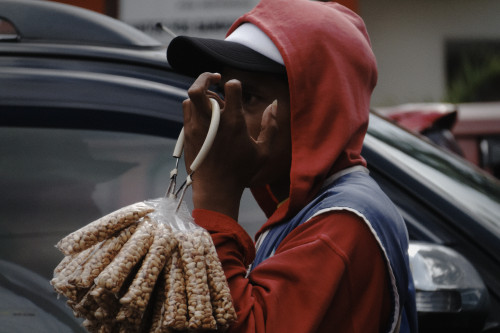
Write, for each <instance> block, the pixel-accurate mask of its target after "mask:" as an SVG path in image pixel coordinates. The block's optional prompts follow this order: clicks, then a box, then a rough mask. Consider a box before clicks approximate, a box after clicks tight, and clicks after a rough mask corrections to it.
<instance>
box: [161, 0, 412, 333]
mask: <svg viewBox="0 0 500 333" xmlns="http://www.w3.org/2000/svg"><path fill="white" fill-rule="evenodd" d="M168 60H169V63H170V64H171V65H172V67H173V68H174V69H175V70H178V71H180V72H183V73H186V74H189V75H192V76H194V77H198V78H197V79H196V81H195V83H194V84H193V85H192V87H191V88H190V89H189V91H188V95H189V99H188V100H186V101H185V102H184V104H183V111H184V126H185V159H186V165H189V164H190V162H191V161H192V159H193V156H195V154H196V152H197V151H198V149H199V147H200V146H201V144H202V142H203V140H204V137H205V134H206V130H207V127H208V123H209V119H210V103H209V99H208V98H210V97H212V98H215V99H217V100H218V101H219V104H220V105H221V122H220V126H219V130H218V133H217V137H216V139H215V142H214V145H213V147H212V149H211V151H210V153H209V154H208V156H207V159H206V160H205V161H204V162H203V164H202V166H201V167H200V168H199V169H198V170H197V171H196V174H195V175H194V178H193V202H194V207H195V209H194V211H193V217H194V218H195V221H196V223H198V224H199V225H201V226H202V227H204V228H205V229H207V230H208V231H209V232H210V233H211V235H212V238H213V241H214V244H215V246H216V248H217V252H218V254H219V258H220V260H221V262H222V265H223V267H224V271H225V274H226V277H227V279H228V283H229V287H230V289H231V295H232V297H233V301H234V304H235V307H236V310H237V314H238V321H237V323H235V324H234V325H233V327H232V328H231V331H234V332H394V331H398V330H401V331H402V332H403V331H404V332H415V331H416V313H415V303H414V291H413V281H412V277H411V274H410V270H409V266H408V258H407V247H408V240H407V233H406V229H405V226H404V223H403V220H402V218H401V216H400V215H399V214H398V212H397V211H396V209H395V207H394V205H393V204H392V203H391V202H390V200H389V199H388V198H387V197H386V196H385V195H384V194H383V192H382V191H381V190H380V188H379V187H378V186H377V185H376V184H375V182H374V181H373V180H372V179H371V178H370V176H369V175H368V171H367V169H366V168H365V166H366V162H365V160H364V159H363V158H362V157H361V155H360V154H361V148H362V143H363V139H364V135H365V133H366V129H367V125H368V117H369V101H370V96H371V92H372V90H373V88H374V86H375V83H376V77H377V71H376V62H375V57H374V55H373V53H372V50H371V46H370V42H369V38H368V35H367V33H366V30H365V27H364V24H363V22H362V20H361V19H360V18H359V17H358V16H357V15H356V14H354V13H352V12H351V11H349V10H348V9H346V8H345V7H343V6H341V5H338V4H335V3H322V2H309V1H305V0H264V1H262V2H261V3H260V4H259V5H258V6H257V7H256V8H254V9H253V10H252V11H251V12H249V13H247V14H245V15H243V16H242V17H241V18H239V19H238V20H237V21H236V22H235V23H234V24H233V26H232V27H231V28H230V30H229V32H228V37H227V38H226V40H224V41H219V40H210V39H200V38H190V37H177V38H176V39H174V40H173V41H172V43H171V44H170V46H169V49H168ZM217 90H219V92H220V93H222V94H223V99H222V98H220V97H219V96H218V95H217V94H216V93H215V92H214V91H217ZM245 187H250V188H251V189H252V193H253V194H254V196H255V198H256V200H257V201H258V203H259V204H260V206H261V207H262V209H263V210H264V212H265V213H266V214H267V216H268V218H269V219H268V221H267V222H266V223H265V224H264V225H263V226H262V228H261V229H260V231H259V232H258V233H257V235H256V237H257V243H256V245H254V243H253V241H252V240H251V238H250V237H249V236H248V234H247V233H246V232H245V231H244V230H243V229H242V228H241V226H239V225H238V223H237V221H238V209H239V202H240V199H241V195H242V193H243V190H244V188H245ZM249 266H250V268H248V267H249Z"/></svg>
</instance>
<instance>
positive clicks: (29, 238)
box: [0, 0, 500, 332]
mask: <svg viewBox="0 0 500 333" xmlns="http://www.w3.org/2000/svg"><path fill="white" fill-rule="evenodd" d="M33 17H37V18H39V17H40V18H41V19H40V20H39V21H38V22H33V21H34V20H31V19H29V18H33ZM0 19H3V22H4V24H11V26H12V27H13V28H15V33H9V34H4V35H3V36H2V39H1V41H0V87H1V89H0V152H1V156H2V159H1V162H0V185H1V188H2V197H1V200H0V240H1V242H0V253H1V257H0V259H1V260H2V270H1V271H0V286H1V288H2V289H0V292H2V293H3V295H6V296H5V297H1V298H0V308H1V309H3V311H4V312H2V313H6V314H7V315H5V316H4V318H2V317H0V322H7V321H9V320H11V321H9V322H13V323H15V324H16V325H20V323H22V324H23V325H26V327H25V329H24V330H22V329H21V330H20V331H28V330H29V327H32V325H31V324H33V322H30V320H31V321H34V320H35V319H36V320H38V319H40V320H41V321H42V322H46V323H49V324H50V323H52V324H53V321H54V322H58V323H60V325H62V326H61V327H65V328H67V330H68V331H74V330H76V329H81V327H80V326H79V324H78V323H79V322H78V319H75V318H73V317H72V314H71V312H70V311H69V308H67V307H65V306H61V304H62V305H64V304H63V303H64V300H62V299H60V300H58V299H57V297H56V295H55V293H54V292H53V291H52V290H51V288H50V286H49V285H48V280H49V279H50V277H51V275H52V270H53V269H54V267H55V266H56V265H57V263H58V262H59V261H60V260H61V259H62V255H61V254H60V253H59V252H58V251H57V250H56V249H55V248H54V244H55V243H56V242H57V241H58V240H59V239H60V238H62V237H63V236H65V235H66V234H68V233H69V232H71V231H74V230H75V229H76V228H79V227H81V226H83V225H84V224H86V223H88V222H91V221H92V220H94V219H96V218H98V217H100V216H102V215H104V214H105V213H108V212H110V211H112V210H115V209H118V208H120V207H122V206H124V205H126V204H130V203H133V202H137V201H142V200H145V199H150V198H155V197H159V196H162V195H163V194H164V191H165V190H166V187H167V185H168V173H169V172H170V170H171V168H172V166H173V164H174V162H175V161H174V159H172V158H171V156H170V155H171V153H172V151H173V146H174V144H175V139H176V138H177V135H178V134H179V131H180V129H181V128H182V111H181V102H182V100H184V99H185V98H186V97H187V94H186V90H187V88H188V87H189V85H190V83H191V82H192V78H188V77H185V76H182V75H179V74H177V73H174V72H173V71H172V69H171V68H170V66H169V65H168V63H167V61H166V58H165V51H166V45H162V44H161V43H159V42H157V41H155V40H154V39H152V38H150V37H148V36H146V35H143V34H142V33H140V32H139V31H137V30H135V29H133V28H132V27H130V26H128V25H125V24H124V23H122V22H119V21H116V20H113V19H111V18H108V17H105V16H102V15H99V14H96V13H92V12H89V11H85V10H82V9H78V8H75V7H71V6H65V5H61V4H55V3H48V2H44V1H34V2H31V1H24V0H23V1H0ZM370 121H371V123H370V128H369V131H368V135H367V138H366V141H365V145H364V151H363V155H364V156H365V158H366V159H367V161H368V166H369V169H370V172H371V174H372V176H373V177H374V178H375V179H376V180H377V181H378V182H379V184H380V185H381V186H382V188H383V189H384V191H385V192H386V193H387V194H388V195H389V196H390V197H391V199H392V200H393V201H394V202H395V203H396V205H397V206H398V208H399V209H400V211H401V213H402V215H403V217H404V218H405V221H406V224H407V227H408V231H409V237H410V240H411V241H412V242H424V243H426V244H431V245H438V246H445V247H446V248H448V249H453V250H455V251H456V252H457V253H459V254H460V255H461V256H463V257H464V258H465V260H466V261H467V262H468V263H470V264H471V266H473V267H474V268H475V270H477V272H478V274H479V279H480V280H482V281H483V282H484V285H485V286H486V288H487V291H485V292H484V295H483V294H481V297H479V296H478V297H476V303H474V304H475V305H474V306H471V308H467V306H468V305H467V304H472V303H473V302H469V303H467V299H466V298H467V297H472V296H470V295H471V293H469V294H468V293H467V292H464V291H463V290H462V291H459V292H457V290H458V287H456V288H454V289H453V287H450V288H451V289H446V290H444V291H443V290H441V289H439V290H437V289H436V290H420V291H418V290H417V292H419V293H417V300H418V299H419V297H420V300H421V301H422V303H421V306H420V308H419V318H420V322H421V331H423V332H431V331H443V330H449V329H453V330H454V331H460V330H462V331H473V330H476V331H483V332H498V330H499V323H500V278H499V276H500V275H499V273H500V258H499V256H498V253H500V221H499V216H500V185H499V184H498V182H497V181H496V180H495V179H493V178H492V177H490V176H488V175H487V174H485V173H483V172H482V171H480V170H478V169H477V168H475V167H474V166H472V165H470V164H469V163H467V162H466V161H464V160H462V159H460V158H458V157H456V156H453V155H452V154H448V153H446V152H444V151H442V150H440V149H439V148H437V147H435V146H433V145H432V144H430V143H429V142H426V141H425V140H423V139H422V138H419V137H417V136H415V135H413V134H411V133H409V132H407V131H405V130H403V129H401V128H399V127H397V126H395V125H394V124H392V123H390V122H388V121H386V120H385V119H383V117H380V116H378V115H377V114H375V113H373V114H372V115H371V120H370ZM181 177H182V176H181ZM241 216H242V220H241V221H240V223H242V224H243V225H244V227H245V228H246V229H247V230H248V231H249V232H250V233H253V232H255V231H256V230H257V229H258V227H259V223H262V222H263V221H264V216H263V215H262V213H261V212H260V210H259V209H258V207H257V206H256V204H255V202H253V201H252V199H251V197H250V196H249V195H248V193H246V194H245V198H244V205H243V207H242V212H241ZM424 261H425V260H424ZM425 262H427V263H429V262H431V261H429V260H427V261H425ZM437 262H438V261H436V260H434V261H432V262H431V264H430V267H431V268H432V269H433V270H434V273H435V272H437V271H438V270H439V269H441V270H440V271H439V273H440V274H441V276H447V277H449V276H453V274H454V272H453V271H451V272H450V267H451V268H453V267H452V266H446V265H445V264H443V266H441V267H437V266H436V263H437ZM455 273H456V274H460V271H459V270H458V271H457V272H455ZM447 274H448V275H447ZM456 274H455V275H456ZM438 278H439V276H438ZM26 279H28V280H29V281H31V282H29V283H25V282H23V281H26ZM34 285H39V286H40V287H39V288H33V287H32V286H34ZM479 289H480V288H479ZM479 289H474V288H472V289H471V290H472V291H473V292H472V294H474V293H476V295H477V294H478V293H481V292H479V291H478V290H479ZM7 295H8V296H9V297H7ZM419 295H420V296H419ZM483 296H484V297H483ZM440 297H441V298H440ZM23 298H24V299H25V300H26V302H24V303H23V302H21V301H19V302H18V301H15V302H14V301H6V300H11V299H12V300H14V299H16V300H20V299H23ZM472 298H473V297H472ZM433 300H436V301H435V302H440V301H443V300H447V302H450V303H449V304H453V306H452V307H450V308H449V309H448V310H446V309H441V308H437V307H436V306H435V305H436V303H434V304H433V303H432V302H433ZM13 302H14V303H13ZM425 302H430V303H425ZM33 304H34V305H33ZM426 304H427V305H429V304H430V305H429V306H428V307H426V308H424V307H423V306H424V305H426ZM447 304H448V303H447ZM16 309H18V310H19V311H17V310H16ZM436 309H438V310H436ZM16 311H17V312H16ZM19 318H23V319H26V320H13V321H12V319H19ZM42 319H43V320H42ZM36 322H37V323H38V321H36ZM30 323H31V324H30ZM75 323H76V324H75ZM28 324H30V325H28ZM39 325H41V324H39ZM40 327H42V326H40ZM47 327H49V328H48V331H50V330H51V329H52V330H54V329H55V328H54V326H50V325H49V326H47ZM75 327H76V328H75ZM58 331H63V330H59V329H58Z"/></svg>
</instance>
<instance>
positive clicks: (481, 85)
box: [58, 0, 500, 177]
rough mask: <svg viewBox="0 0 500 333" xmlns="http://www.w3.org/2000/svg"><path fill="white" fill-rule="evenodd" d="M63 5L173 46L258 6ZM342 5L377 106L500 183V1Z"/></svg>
mask: <svg viewBox="0 0 500 333" xmlns="http://www.w3.org/2000/svg"><path fill="white" fill-rule="evenodd" d="M58 2H63V3H67V4H72V5H76V6H80V7H84V8H87V9H90V10H94V11H97V12H100V13H104V14H106V15H108V16H111V17H114V18H118V19H120V20H122V21H124V22H126V23H128V24H131V25H133V26H134V27H136V28H138V29H139V30H141V31H143V32H145V33H147V34H148V35H151V36H152V37H154V38H156V39H158V40H160V41H164V42H165V43H167V42H168V41H170V40H171V39H172V33H173V34H175V35H190V36H199V37H209V38H224V36H225V33H226V31H227V29H228V28H229V27H230V25H231V23H232V22H233V21H234V20H235V19H236V18H238V17H239V16H240V15H241V14H243V13H245V12H247V11H248V10H250V9H251V8H253V7H254V6H255V5H256V4H257V3H258V0H168V1H167V0H143V1H134V0H60V1H58ZM338 2H339V3H341V4H343V5H345V6H347V7H349V8H351V9H352V10H354V11H355V12H357V13H358V14H359V15H360V16H361V17H362V18H363V19H364V21H365V23H366V25H367V28H368V32H369V34H370V36H371V40H372V45H373V50H374V52H375V55H376V57H377V62H378V68H379V80H378V84H377V87H376V88H375V91H374V94H373V97H372V108H373V109H375V110H376V111H379V112H380V113H382V114H384V115H385V116H389V117H390V118H392V119H393V120H394V121H395V122H398V123H399V124H400V125H402V126H404V127H406V128H407V129H409V130H411V131H414V132H419V133H420V134H423V135H424V136H426V137H427V138H429V139H430V140H431V141H433V142H434V143H437V144H438V145H440V146H443V147H445V148H448V149H450V150H452V151H453V152H456V153H458V154H460V155H462V156H464V157H465V158H466V159H467V160H469V161H471V162H472V163H474V164H476V165H478V166H480V167H482V168H483V169H486V170H487V171H489V172H490V173H492V174H493V175H495V176H497V177H498V176H500V20H498V14H500V1H498V0H476V1H470V0H453V1H452V0H440V1H434V0H421V1H395V0H376V1H375V0H340V1H338ZM158 23H161V25H163V26H164V27H165V28H167V29H161V28H159V27H158ZM167 30H169V31H170V32H172V33H169V32H168V31H167Z"/></svg>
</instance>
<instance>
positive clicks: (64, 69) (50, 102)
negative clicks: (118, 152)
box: [0, 0, 192, 136]
mask: <svg viewBox="0 0 500 333" xmlns="http://www.w3.org/2000/svg"><path fill="white" fill-rule="evenodd" d="M0 13H1V14H0V19H3V21H4V22H7V23H8V24H10V25H11V26H12V27H13V28H14V29H15V32H14V34H12V33H9V34H8V36H7V38H5V39H2V40H1V41H0V85H1V86H2V89H0V106H1V107H2V109H3V111H4V115H3V120H2V123H3V124H5V125H9V126H16V124H24V125H26V120H27V119H29V120H30V122H31V124H30V125H32V126H41V127H43V126H49V125H50V124H49V123H48V121H47V119H48V118H49V117H52V118H53V116H56V117H57V119H59V122H60V123H59V125H60V126H62V127H68V128H71V127H78V128H102V129H113V130H124V131H134V132H146V129H145V127H147V128H148V129H147V132H149V133H150V132H151V129H155V128H157V133H156V134H158V135H164V136H170V135H171V134H170V133H172V132H173V131H169V130H167V129H168V127H169V126H174V129H175V131H177V130H178V129H179V128H180V127H181V124H182V111H181V110H180V107H179V105H180V102H181V101H182V100H184V99H185V98H186V97H187V94H186V89H187V87H188V86H189V85H190V83H191V81H192V79H190V78H187V77H185V76H182V75H180V74H176V73H174V72H173V71H172V69H171V67H170V66H169V64H168V62H167V59H166V56H165V52H166V45H163V44H161V43H160V42H158V41H156V40H154V39H153V38H151V37H149V36H147V35H145V34H144V33H142V32H141V31H138V30H137V29H135V28H133V27H131V26H129V25H127V24H125V23H123V22H120V21H118V20H115V19H113V18H110V17H107V16H105V15H102V14H99V13H95V12H91V11H89V10H85V9H81V8H77V7H74V6H69V5H64V4H60V3H53V2H49V1H26V0H14V1H12V0H5V1H0ZM34 17H36V19H33V18H34ZM41 105H43V107H40V106H41ZM109 112H114V113H115V114H117V115H119V118H120V119H121V121H120V125H119V126H116V124H115V123H110V124H106V121H105V119H106V117H105V114H106V113H109ZM158 120H160V121H158ZM162 121H164V123H163V124H161V123H162ZM96 123H97V124H98V125H97V126H96ZM175 131H174V132H175ZM153 132H155V131H154V130H153Z"/></svg>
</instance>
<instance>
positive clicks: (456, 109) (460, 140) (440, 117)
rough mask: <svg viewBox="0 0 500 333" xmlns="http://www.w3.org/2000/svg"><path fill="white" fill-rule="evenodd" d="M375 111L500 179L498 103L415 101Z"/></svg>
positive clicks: (499, 105) (499, 119)
mask: <svg viewBox="0 0 500 333" xmlns="http://www.w3.org/2000/svg"><path fill="white" fill-rule="evenodd" d="M376 110H377V111H378V112H379V113H381V114H382V115H384V116H386V117H388V118H389V119H391V120H393V121H395V122H396V123H398V124H399V125H401V126H403V127H405V128H407V129H409V130H411V131H414V132H417V133H420V134H422V135H424V136H425V137H427V138H428V139H430V140H431V141H432V142H434V143H435V144H437V145H439V146H441V147H444V148H446V149H448V150H450V151H452V152H454V153H457V154H459V155H461V156H463V157H464V158H465V159H467V160H469V161H470V162H472V163H474V164H475V165H477V166H479V167H481V168H483V169H484V170H486V171H488V172H489V173H491V174H493V175H494V176H495V177H497V178H500V102H482V103H462V104H456V105H455V104H448V103H415V104H403V105H397V106H393V107H385V108H377V109H376Z"/></svg>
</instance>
